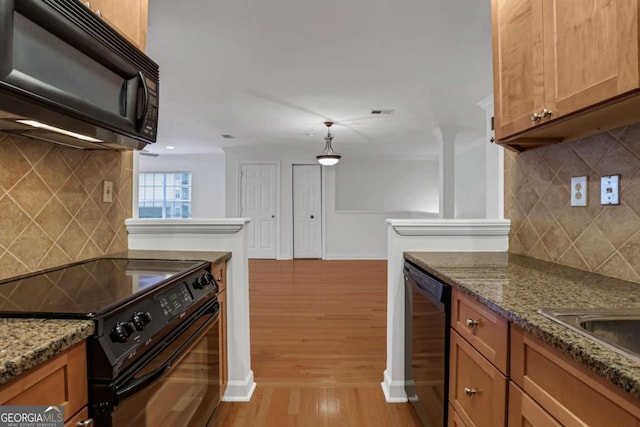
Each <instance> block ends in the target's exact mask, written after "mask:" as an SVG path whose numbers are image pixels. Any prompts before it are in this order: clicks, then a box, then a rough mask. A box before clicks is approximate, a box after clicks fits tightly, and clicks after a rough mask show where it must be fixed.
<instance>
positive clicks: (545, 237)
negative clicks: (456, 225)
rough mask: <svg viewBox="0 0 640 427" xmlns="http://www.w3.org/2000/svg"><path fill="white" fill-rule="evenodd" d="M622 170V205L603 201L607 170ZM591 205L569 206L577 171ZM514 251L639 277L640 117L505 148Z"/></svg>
mask: <svg viewBox="0 0 640 427" xmlns="http://www.w3.org/2000/svg"><path fill="white" fill-rule="evenodd" d="M618 174H619V175H620V176H621V179H620V202H621V203H620V205H617V206H602V205H601V204H600V177H602V176H606V175H618ZM583 175H586V176H588V196H587V200H588V206H587V207H571V206H570V185H571V177H572V176H583ZM505 217H507V218H510V219H511V236H510V242H509V251H510V252H514V253H518V254H523V255H527V256H531V257H534V258H538V259H543V260H547V261H552V262H555V263H558V264H563V265H568V266H571V267H576V268H579V269H582V270H588V271H593V272H597V273H600V274H604V275H606V276H611V277H616V278H621V279H626V280H631V281H634V282H640V123H638V124H635V125H632V126H627V127H622V128H618V129H614V130H612V131H609V132H605V133H601V134H598V135H595V136H591V137H588V138H584V139H581V140H577V141H573V142H570V143H563V144H557V145H552V146H548V147H544V148H539V149H536V150H531V151H527V152H524V153H521V154H514V153H511V152H507V153H506V155H505Z"/></svg>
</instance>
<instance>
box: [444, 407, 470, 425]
mask: <svg viewBox="0 0 640 427" xmlns="http://www.w3.org/2000/svg"><path fill="white" fill-rule="evenodd" d="M447 427H467V426H466V425H465V424H464V421H462V418H460V415H458V413H457V412H456V410H455V409H453V406H451V404H449V415H448V421H447Z"/></svg>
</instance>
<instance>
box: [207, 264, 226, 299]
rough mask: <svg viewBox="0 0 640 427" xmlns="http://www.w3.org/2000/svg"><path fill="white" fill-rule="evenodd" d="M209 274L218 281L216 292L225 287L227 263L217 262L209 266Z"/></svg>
mask: <svg viewBox="0 0 640 427" xmlns="http://www.w3.org/2000/svg"><path fill="white" fill-rule="evenodd" d="M211 274H213V276H214V277H215V278H216V281H217V282H218V292H222V291H224V290H225V289H226V288H227V263H226V262H219V263H216V264H213V265H212V266H211Z"/></svg>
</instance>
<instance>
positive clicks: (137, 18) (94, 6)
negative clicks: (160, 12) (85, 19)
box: [89, 0, 148, 51]
mask: <svg viewBox="0 0 640 427" xmlns="http://www.w3.org/2000/svg"><path fill="white" fill-rule="evenodd" d="M89 7H90V8H91V10H93V11H94V12H95V11H96V10H98V11H100V17H101V18H102V19H104V20H105V21H106V22H107V23H108V24H109V25H111V26H112V27H114V28H115V29H117V30H118V31H119V32H120V33H121V34H122V35H124V36H125V37H126V38H127V39H128V40H129V41H131V42H132V43H133V44H135V45H136V46H137V47H138V48H139V49H140V50H142V51H144V50H145V46H146V44H147V14H148V0H89Z"/></svg>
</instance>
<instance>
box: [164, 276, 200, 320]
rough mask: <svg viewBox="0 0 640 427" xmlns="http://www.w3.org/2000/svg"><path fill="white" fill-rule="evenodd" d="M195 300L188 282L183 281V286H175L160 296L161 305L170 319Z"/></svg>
mask: <svg viewBox="0 0 640 427" xmlns="http://www.w3.org/2000/svg"><path fill="white" fill-rule="evenodd" d="M193 301H194V299H193V296H192V295H191V293H190V292H189V289H188V288H187V284H186V283H183V284H182V285H181V286H177V287H174V288H173V289H171V290H169V291H167V292H165V293H163V294H162V295H160V296H159V297H158V302H159V303H160V307H162V310H163V312H164V315H165V316H166V317H167V318H168V319H173V318H174V317H176V316H177V315H179V314H181V313H182V312H184V311H185V310H186V308H187V307H188V306H190V305H191V304H192V303H193Z"/></svg>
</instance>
